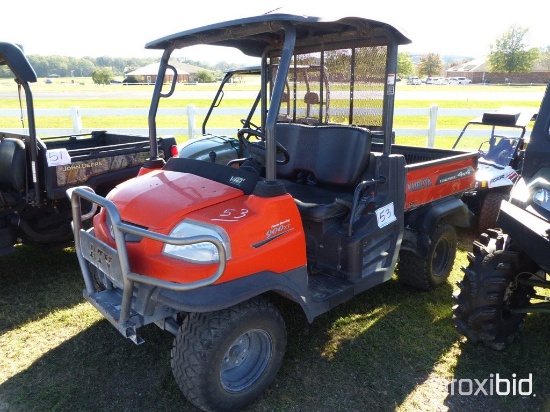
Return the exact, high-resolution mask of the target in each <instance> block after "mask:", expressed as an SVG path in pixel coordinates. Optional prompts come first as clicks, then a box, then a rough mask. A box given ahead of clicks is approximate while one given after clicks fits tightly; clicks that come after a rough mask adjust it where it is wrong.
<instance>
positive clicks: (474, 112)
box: [0, 105, 529, 147]
mask: <svg viewBox="0 0 550 412" xmlns="http://www.w3.org/2000/svg"><path fill="white" fill-rule="evenodd" d="M490 110H492V109H440V108H439V107H438V106H437V105H432V106H430V107H429V108H424V109H395V111H394V115H395V116H411V117H417V116H424V117H426V119H427V124H426V128H425V129H410V128H394V130H395V135H396V137H399V136H425V137H426V143H427V146H429V147H433V146H434V142H435V137H436V136H458V135H459V134H460V132H461V130H462V129H458V130H457V129H439V128H438V127H437V119H438V117H439V116H460V117H464V118H465V121H464V125H465V124H466V122H467V121H468V120H470V119H471V118H474V117H477V116H481V115H482V114H483V113H484V112H486V111H490ZM207 111H208V109H203V108H196V107H195V106H194V105H189V106H188V107H186V108H173V109H159V110H158V112H157V115H158V116H176V117H177V116H179V117H180V118H181V119H182V120H181V127H178V125H174V127H173V128H157V133H158V135H159V136H163V135H178V136H188V137H189V138H194V137H196V136H198V135H201V134H202V132H201V125H200V124H199V125H197V120H196V117H197V116H204V115H206V113H207ZM148 113H149V109H137V108H132V109H86V108H80V107H77V106H73V107H71V108H69V109H37V110H36V111H35V116H36V118H37V119H39V118H40V117H42V116H57V117H65V116H67V117H70V118H71V119H72V124H73V127H72V128H64V129H54V128H47V129H46V128H38V129H37V133H38V135H39V136H64V135H70V134H83V133H90V132H91V131H93V130H100V129H101V128H100V127H99V128H93V129H88V128H84V127H82V118H83V117H84V118H85V117H87V116H94V117H97V116H138V117H143V118H144V119H146V118H147V116H148ZM215 114H216V116H218V115H227V116H230V115H233V116H235V115H240V116H242V117H243V118H245V117H246V116H247V115H248V109H246V108H235V109H221V108H218V109H217V110H216V112H215ZM20 115H21V112H20V110H19V109H3V110H0V119H1V118H2V117H3V116H8V117H12V118H13V117H19V116H20ZM185 118H187V121H185ZM197 126H198V127H197ZM106 129H107V130H108V131H109V132H111V133H121V134H138V135H148V134H149V130H148V129H147V128H106ZM2 131H5V132H15V133H20V132H21V129H4V128H2ZM236 131H237V130H236V129H212V128H208V130H207V132H208V133H212V134H228V135H234V134H236ZM527 135H529V132H528V133H527Z"/></svg>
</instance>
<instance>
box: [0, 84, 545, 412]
mask: <svg viewBox="0 0 550 412" xmlns="http://www.w3.org/2000/svg"><path fill="white" fill-rule="evenodd" d="M45 86H46V85H40V87H45ZM74 87H76V86H74ZM109 87H110V86H109ZM405 87H406V86H405ZM91 89H92V88H91ZM106 89H108V88H107V87H106ZM94 90H96V89H92V91H94ZM108 90H110V89H108ZM430 90H433V89H430ZM484 90H485V89H484ZM521 90H524V89H521ZM540 90H541V91H542V90H543V88H540ZM1 91H2V90H1V89H0V92H1ZM130 101H132V100H124V101H110V99H97V100H94V99H91V100H82V101H81V102H79V103H78V104H79V105H81V106H82V107H84V104H86V105H88V104H94V105H95V104H99V105H100V106H89V107H105V106H103V105H105V104H110V105H113V106H109V107H129V106H127V105H128V104H130ZM61 102H63V103H61ZM70 102H71V100H70V99H68V100H67V101H65V100H60V101H56V100H49V99H46V100H38V101H37V106H39V107H56V108H57V107H61V106H59V104H70ZM133 102H134V103H136V104H137V100H136V101H133ZM405 102H406V104H409V103H410V104H412V106H408V107H419V105H420V104H426V103H427V102H426V101H425V100H421V101H414V100H412V101H403V102H398V104H399V105H401V104H405ZM143 103H144V104H145V100H144V102H143ZM429 103H431V101H430V102H429ZM447 103H448V104H452V102H446V103H445V104H447ZM498 103H503V102H494V101H491V102H490V101H481V102H478V101H476V102H473V101H472V102H469V103H467V105H468V107H469V108H471V106H474V107H473V108H475V107H483V108H487V107H489V106H487V105H488V104H493V105H497V104H498ZM509 103H511V102H504V103H503V104H502V105H509ZM527 103H528V104H529V105H534V106H536V105H538V103H539V102H536V101H533V102H527ZM52 104H55V106H49V105H52ZM139 104H141V100H140V101H139ZM147 104H148V102H147ZM462 104H466V103H462ZM478 104H479V105H480V106H476V105H478ZM42 105H44V106H42ZM118 105H120V106H118ZM144 107H147V105H146V106H144ZM449 107H455V106H449ZM492 107H494V106H492ZM497 107H500V104H498V106H497ZM2 122H3V120H2ZM462 125H463V122H461V123H460V125H459V124H458V123H457V126H456V128H461V127H462ZM422 127H425V125H422ZM452 127H453V128H454V127H455V126H452ZM459 234H460V242H459V253H458V255H457V259H456V262H455V267H454V270H453V272H452V274H451V278H450V279H449V281H448V283H447V284H445V285H443V286H442V287H440V288H439V289H438V290H436V291H435V292H430V293H425V292H418V291H415V290H411V289H409V288H407V287H405V286H403V285H401V284H400V283H399V281H398V280H397V279H396V278H394V279H392V280H391V281H389V282H386V283H385V284H382V285H379V286H377V287H375V288H373V289H370V290H368V291H366V292H364V293H363V294H361V295H359V296H356V297H355V298H353V299H352V300H350V301H349V302H347V303H345V304H343V305H341V306H339V307H337V308H336V309H334V310H333V311H331V312H329V313H327V314H325V315H322V316H320V317H319V318H317V319H315V321H314V322H313V323H312V324H309V323H308V322H307V320H306V319H305V318H304V316H303V314H302V313H301V311H300V309H298V308H297V307H296V306H295V305H294V304H291V303H289V302H285V301H281V302H279V305H280V309H281V311H282V312H283V314H284V316H285V319H286V321H287V327H288V331H289V339H288V340H289V342H288V349H287V354H286V357H285V361H284V363H283V366H282V369H281V371H280V373H279V375H278V377H277V378H276V380H275V382H274V383H273V385H272V386H271V387H270V388H269V389H268V390H267V391H266V392H265V393H264V394H263V395H262V396H261V397H260V398H259V399H258V400H257V401H256V402H255V403H254V404H253V405H252V406H251V407H250V408H249V409H247V410H248V411H251V412H252V411H285V412H286V411H308V412H309V411H319V412H324V411H326V412H333V411H398V412H416V411H430V412H436V411H437V412H440V411H449V412H470V411H471V412H474V411H476V412H477V411H482V410H487V411H489V410H490V411H514V412H516V411H550V394H549V392H548V387H550V350H548V345H547V343H546V342H548V339H549V338H550V328H549V327H548V324H549V320H550V318H549V317H548V316H545V315H543V314H533V315H529V316H528V317H527V320H526V325H525V330H524V333H523V336H522V338H521V339H520V340H519V341H518V342H516V343H515V344H514V345H512V346H511V347H510V348H509V349H507V350H505V351H503V352H495V351H493V350H490V349H487V348H485V347H483V346H479V345H473V344H471V343H470V342H468V341H466V340H465V338H463V337H462V336H461V335H459V334H458V333H457V332H456V330H455V329H454V327H453V325H452V322H451V306H452V300H451V294H452V292H453V290H454V289H455V282H456V281H458V280H459V279H461V277H462V271H461V269H460V268H461V266H463V265H466V264H467V258H466V254H467V252H468V251H470V250H471V244H472V241H473V240H474V239H475V238H476V235H475V234H474V233H472V232H469V231H460V232H459ZM16 249H17V251H16V253H14V254H12V255H9V256H7V257H2V258H0V265H1V267H2V269H1V270H0V290H1V291H2V293H1V294H0V354H1V356H0V411H2V412H3V411H16V412H28V411H40V412H43V411H163V412H169V411H180V412H181V411H196V409H195V408H194V407H193V406H192V405H191V404H190V403H188V402H187V401H186V400H185V399H184V398H183V397H182V395H181V394H180V392H179V389H178V388H177V386H176V384H175V382H174V379H173V377H172V374H171V370H170V365H169V353H170V348H171V344H172V337H171V336H170V335H169V334H168V333H167V332H162V331H161V330H160V329H158V328H157V327H156V326H153V325H151V326H148V327H146V328H144V329H143V331H142V332H143V337H144V338H145V340H146V342H145V343H144V344H143V345H141V346H134V345H133V344H132V343H131V342H130V341H127V340H125V339H124V338H123V337H122V336H121V335H120V334H119V333H118V332H117V331H116V330H115V329H114V328H113V327H112V326H110V324H108V322H107V321H106V320H104V319H103V318H102V317H101V315H100V314H99V313H97V312H96V310H95V309H93V308H92V307H91V306H90V305H89V304H87V303H85V301H84V299H83V297H82V289H83V288H84V283H83V281H82V278H81V275H80V273H79V269H78V265H77V261H76V256H75V253H74V249H73V248H67V249H63V250H53V251H43V250H37V249H34V248H31V247H27V246H18V247H17V248H16ZM497 373H498V374H499V376H501V377H502V378H507V379H512V377H513V376H514V377H515V378H517V379H524V378H528V377H529V375H530V374H532V383H533V388H532V395H530V396H519V395H515V396H512V395H510V396H499V395H496V394H494V395H488V396H485V395H483V394H477V395H474V394H472V395H470V396H465V395H458V394H455V395H454V396H451V395H450V393H449V385H450V383H451V380H452V379H463V380H473V379H478V380H479V381H480V382H481V381H483V380H484V379H488V380H489V379H491V378H492V377H494V376H496V374H497ZM514 374H515V375H514ZM464 382H466V381H464ZM465 389H467V387H465ZM474 389H475V388H474Z"/></svg>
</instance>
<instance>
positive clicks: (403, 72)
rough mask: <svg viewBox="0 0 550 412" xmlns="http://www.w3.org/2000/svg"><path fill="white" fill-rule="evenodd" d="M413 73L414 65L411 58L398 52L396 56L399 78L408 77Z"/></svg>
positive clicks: (405, 53) (404, 53)
mask: <svg viewBox="0 0 550 412" xmlns="http://www.w3.org/2000/svg"><path fill="white" fill-rule="evenodd" d="M413 73H414V64H413V61H412V57H411V56H410V54H409V53H407V52H399V53H398V55H397V75H398V76H399V77H409V76H410V75H411V74H413Z"/></svg>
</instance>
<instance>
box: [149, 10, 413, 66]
mask: <svg viewBox="0 0 550 412" xmlns="http://www.w3.org/2000/svg"><path fill="white" fill-rule="evenodd" d="M288 24H291V25H293V26H294V27H295V29H296V47H295V50H296V51H302V52H304V51H305V52H307V51H308V49H311V50H320V49H323V50H330V49H334V48H339V47H342V46H344V47H359V46H384V45H389V44H398V45H399V44H408V43H410V42H411V41H410V40H409V39H408V38H407V37H406V35H405V34H403V33H402V32H401V31H399V30H398V29H396V28H395V27H393V26H391V25H390V24H387V23H384V22H380V21H376V20H371V19H366V18H361V17H344V18H339V19H326V18H321V17H312V16H300V15H293V14H280V13H276V14H275V13H274V14H262V15H259V16H255V17H247V18H242V19H237V20H230V21H226V22H222V23H216V24H211V25H208V26H203V27H199V28H195V29H191V30H186V31H182V32H180V33H175V34H172V35H169V36H166V37H162V38H160V39H158V40H155V41H152V42H150V43H147V44H146V45H145V48H147V49H180V48H183V47H189V46H194V45H199V44H209V45H215V46H226V47H235V48H237V49H239V50H240V51H242V52H243V53H244V54H246V55H249V56H254V57H261V56H262V54H263V53H264V51H266V50H278V49H280V48H281V47H282V44H283V41H284V27H285V26H286V25H288Z"/></svg>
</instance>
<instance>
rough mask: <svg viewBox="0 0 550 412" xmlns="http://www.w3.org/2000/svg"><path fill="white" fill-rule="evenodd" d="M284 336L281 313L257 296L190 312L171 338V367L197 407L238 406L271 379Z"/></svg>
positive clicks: (226, 408) (281, 353)
mask: <svg viewBox="0 0 550 412" xmlns="http://www.w3.org/2000/svg"><path fill="white" fill-rule="evenodd" d="M286 340H287V336H286V327H285V323H284V320H283V318H282V316H281V314H280V313H279V311H278V310H277V309H276V308H275V306H273V304H271V303H270V302H269V301H268V300H266V299H264V298H262V297H258V298H254V299H252V300H249V301H246V302H243V303H240V304H238V305H235V306H233V307H230V308H227V309H223V310H220V311H216V312H210V313H191V314H189V315H188V316H186V318H185V319H184V321H183V324H182V326H181V328H180V330H179V332H178V334H177V336H176V338H175V339H174V346H173V348H172V353H171V355H172V359H171V366H172V371H173V374H174V377H175V379H176V382H177V384H178V386H179V387H180V389H181V391H182V392H183V394H184V395H185V397H186V398H187V399H188V400H189V401H190V402H192V403H193V404H194V405H196V406H197V407H199V408H201V409H203V410H205V411H222V410H223V411H233V410H239V409H242V408H243V407H245V406H246V405H248V404H249V403H251V402H252V401H253V400H255V399H256V398H257V397H258V396H259V395H260V394H261V393H262V392H263V391H264V390H265V389H266V388H267V387H268V386H269V385H270V384H271V382H272V381H273V380H274V379H275V376H276V374H277V372H278V370H279V368H280V366H281V364H282V361H283V357H284V353H285V349H286Z"/></svg>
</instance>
